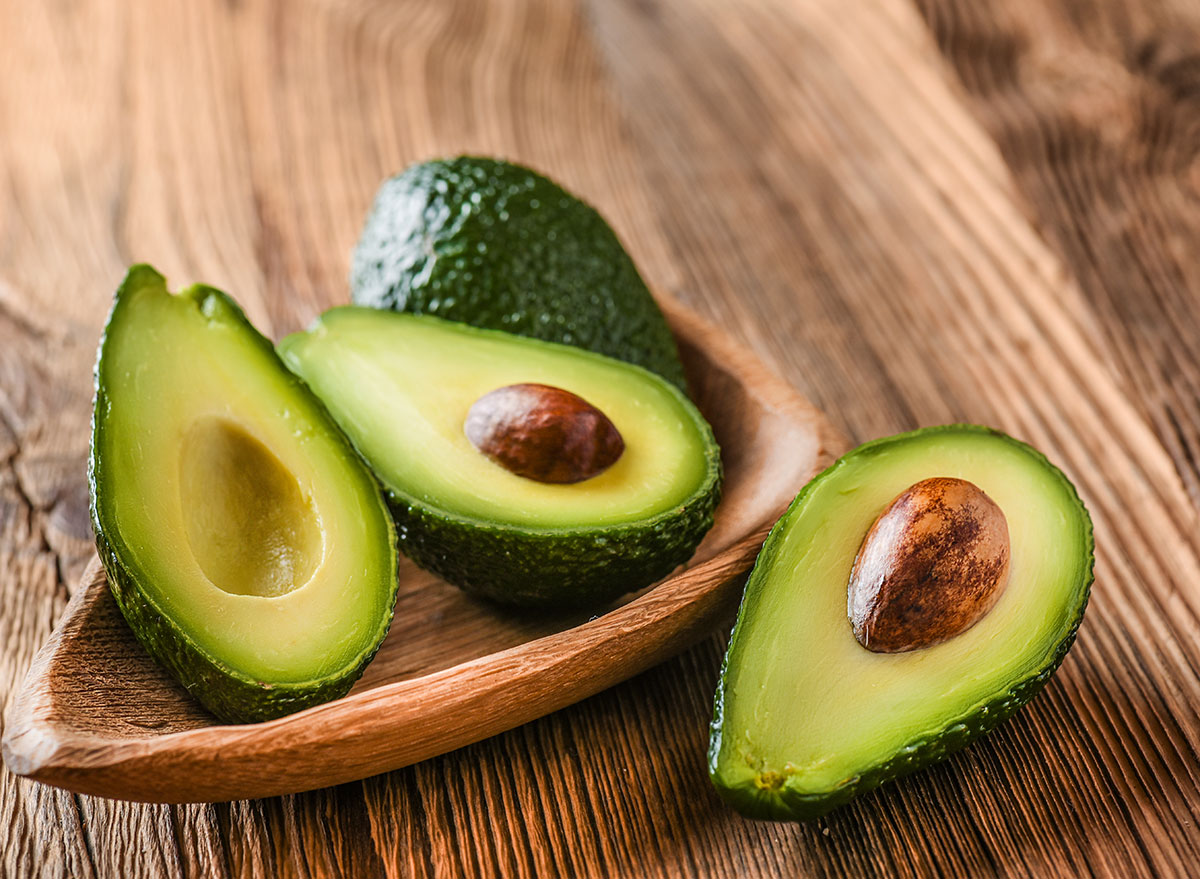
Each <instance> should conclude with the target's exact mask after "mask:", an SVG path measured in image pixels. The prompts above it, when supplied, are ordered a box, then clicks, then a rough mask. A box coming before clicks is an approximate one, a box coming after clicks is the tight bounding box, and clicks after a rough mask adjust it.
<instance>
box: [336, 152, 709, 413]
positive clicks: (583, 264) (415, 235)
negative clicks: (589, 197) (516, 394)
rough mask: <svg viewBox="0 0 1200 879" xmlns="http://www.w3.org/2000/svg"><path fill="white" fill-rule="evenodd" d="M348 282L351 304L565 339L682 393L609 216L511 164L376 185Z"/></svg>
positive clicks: (472, 161)
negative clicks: (661, 380)
mask: <svg viewBox="0 0 1200 879" xmlns="http://www.w3.org/2000/svg"><path fill="white" fill-rule="evenodd" d="M350 287H351V294H352V299H353V301H354V302H355V304H358V305H367V306H371V307H374V308H383V309H392V310H395V311H400V312H409V313H412V314H432V315H436V316H438V317H441V318H445V319H447V320H454V321H459V322H461V323H467V324H472V325H474V326H478V327H483V328H485V329H493V330H504V331H506V332H510V333H515V334H517V335H522V336H531V337H533V338H535V339H542V340H544V341H548V342H559V343H562V344H567V345H575V346H577V347H580V348H586V349H588V350H591V351H595V352H597V353H600V354H605V355H607V356H609V357H614V358H616V359H618V360H625V361H628V362H629V363H634V364H637V365H638V366H641V367H644V368H646V369H649V370H650V371H651V372H656V373H658V374H659V375H661V376H663V377H664V378H666V379H667V380H668V381H670V382H672V383H673V384H675V385H677V386H678V387H680V388H681V389H684V390H686V380H685V379H684V374H683V367H682V365H681V364H680V362H679V354H678V351H677V350H676V347H675V341H674V339H673V337H672V336H671V331H670V330H669V329H668V328H667V324H666V321H665V320H664V319H663V316H662V312H661V311H659V308H658V305H657V304H656V303H655V302H654V298H653V296H651V294H650V291H649V290H648V289H647V287H646V283H645V282H644V281H643V280H642V278H641V275H639V274H638V271H637V268H636V267H635V266H634V264H633V260H632V259H630V257H629V254H628V253H626V252H625V249H624V248H623V247H622V246H621V242H620V241H619V240H618V239H617V236H616V234H615V233H614V232H613V230H612V229H611V228H610V227H609V225H608V223H606V222H605V221H604V218H603V217H601V216H600V214H599V213H597V212H596V210H595V209H594V208H592V207H591V206H590V205H587V204H585V203H584V202H582V201H580V200H579V199H578V198H576V197H575V196H573V195H571V194H570V193H569V192H567V191H566V190H564V189H562V187H560V186H558V185H557V184H556V183H554V182H553V181H551V180H548V179H546V178H545V177H543V176H542V175H540V174H538V173H537V172H535V171H532V170H530V169H529V168H525V167H522V166H520V165H515V164H512V163H510V162H506V161H502V160H499V159H491V158H479V157H473V156H460V157H458V158H454V159H436V160H433V161H428V162H421V163H418V164H415V165H411V166H409V167H408V168H407V169H406V170H405V171H404V172H402V173H401V174H399V175H397V176H395V177H392V178H391V179H389V180H387V181H385V182H384V183H383V185H382V186H381V187H380V188H379V192H378V193H377V194H376V196H375V203H374V206H373V207H372V209H371V212H370V214H369V216H368V217H367V222H366V226H365V227H364V229H363V233H362V237H361V238H360V239H359V242H358V246H357V247H356V248H355V251H354V257H353V265H352V269H351V276H350Z"/></svg>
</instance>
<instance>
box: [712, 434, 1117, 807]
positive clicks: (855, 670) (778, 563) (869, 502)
mask: <svg viewBox="0 0 1200 879" xmlns="http://www.w3.org/2000/svg"><path fill="white" fill-rule="evenodd" d="M932 477H950V478H955V479H961V480H967V481H969V482H970V483H973V484H974V485H975V486H978V488H979V489H980V490H981V491H983V492H984V493H986V495H987V496H988V497H990V498H991V499H992V500H993V501H994V502H995V503H996V504H997V505H998V506H999V508H1000V510H1001V511H1002V512H1003V514H1004V517H1005V518H1006V519H1007V523H1008V529H1009V539H1010V561H1009V565H1010V567H1009V574H1008V582H1007V586H1006V588H1005V589H1004V591H1003V593H1002V594H1001V595H1000V597H999V599H998V600H997V602H996V604H995V605H994V607H992V608H991V610H990V611H988V612H987V614H986V615H985V616H983V617H982V619H980V620H979V622H977V623H975V624H974V625H973V626H972V627H971V628H969V629H967V630H966V631H965V632H962V633H961V634H958V635H956V636H954V637H952V638H950V639H949V640H946V641H944V642H942V643H938V644H935V645H934V646H929V647H923V648H921V649H916V650H911V651H910V652H903V653H877V652H871V651H869V650H867V649H865V648H864V647H863V646H862V645H861V644H859V642H858V641H857V640H856V638H855V635H854V631H853V629H852V626H851V624H850V621H849V619H848V616H847V584H848V581H849V579H850V575H851V569H852V567H853V566H854V563H855V558H856V554H857V553H858V551H859V547H860V545H861V544H862V542H863V538H864V536H865V535H866V534H867V532H868V529H870V528H871V525H872V523H873V522H874V521H875V520H876V517H878V516H879V514H880V513H881V512H882V511H883V510H885V509H886V508H887V507H888V505H889V504H891V503H892V501H893V499H895V498H897V496H899V495H900V494H901V493H903V492H905V491H906V490H907V489H909V488H910V487H911V486H913V485H915V484H917V483H919V482H920V481H921V480H925V479H930V478H932ZM1092 550H1093V546H1092V528H1091V521H1090V519H1089V517H1088V514H1087V511H1086V510H1085V509H1084V506H1083V504H1082V503H1081V501H1080V500H1079V497H1078V495H1077V494H1076V492H1075V489H1074V487H1073V486H1072V485H1071V483H1070V482H1069V481H1068V480H1067V478H1066V477H1065V476H1064V475H1063V474H1062V472H1061V471H1059V470H1058V469H1057V468H1056V467H1054V466H1053V465H1052V464H1050V463H1049V461H1047V460H1046V458H1045V457H1044V456H1042V455H1041V454H1040V453H1038V452H1036V451H1035V450H1033V449H1032V448H1030V447H1029V446H1027V445H1025V444H1024V443H1021V442H1018V441H1017V440H1014V439H1012V438H1010V437H1008V436H1005V435H1003V434H1001V433H998V432H996V431H992V430H988V429H986V428H979V427H974V426H970V425H952V426H948V427H938V428H928V429H925V430H919V431H915V432H913V433H909V434H903V435H900V436H896V437H889V438H886V439H882V440H878V441H875V442H872V443H868V444H866V445H864V446H861V447H859V448H858V449H855V450H854V451H852V452H850V453H848V454H847V455H845V456H844V457H843V458H841V459H840V460H839V461H838V462H836V463H835V464H834V465H833V466H832V467H830V468H829V469H828V470H826V471H825V472H824V473H822V474H820V475H819V476H818V477H816V478H815V479H814V480H813V481H812V482H810V483H809V484H808V486H806V487H805V488H804V490H803V491H802V492H801V493H800V495H799V496H798V497H797V498H796V500H795V502H794V503H793V504H792V506H791V508H790V509H789V510H788V512H787V513H786V514H785V515H784V516H783V518H782V519H780V521H779V523H778V524H777V525H776V526H775V528H774V530H773V531H772V532H771V535H770V537H769V538H768V539H767V542H766V543H765V544H764V546H763V550H762V552H761V554H760V556H759V559H758V561H757V563H756V565H755V567H754V570H753V572H752V574H751V576H750V579H749V581H748V582H747V585H746V590H745V595H744V597H743V600H742V605H741V609H740V611H739V613H738V618H737V623H736V625H735V627H734V632H733V636H732V638H731V641H730V644H729V649H728V652H727V654H726V657H725V663H724V667H723V670H722V676H721V682H720V685H719V688H718V691H717V697H716V709H715V716H714V721H713V728H712V737H711V741H710V749H709V769H710V776H711V778H712V780H713V782H714V784H715V785H716V787H717V789H718V791H719V792H720V793H721V795H722V796H723V797H724V798H725V799H726V800H727V801H729V802H730V803H731V804H733V805H734V806H735V807H736V808H738V809H739V810H740V811H742V812H744V813H745V814H747V815H751V816H754V817H762V818H792V819H797V818H809V817H816V816H818V815H820V814H823V813H824V812H827V811H829V810H830V809H832V808H834V807H836V806H838V805H840V804H841V803H844V802H846V801H847V800H849V799H851V798H852V797H853V796H855V795H857V794H859V793H861V792H863V791H865V790H869V789H871V788H873V787H876V786H878V785H879V784H881V783H883V782H885V781H887V780H889V779H892V778H895V777H897V776H899V775H903V774H905V773H908V772H911V771H913V770H915V769H918V768H920V767H922V766H924V765H926V764H928V763H931V762H934V761H936V760H939V759H941V758H943V757H945V756H946V755H947V754H949V753H950V752H952V751H954V750H956V749H958V748H961V747H962V746H964V745H965V744H967V743H968V742H970V741H971V740H972V739H974V738H976V737H977V736H979V735H982V734H983V733H985V732H987V731H988V730H990V729H992V728H993V727H994V726H995V725H996V724H998V723H999V722H1000V721H1002V720H1003V719H1005V718H1006V717H1007V716H1009V715H1010V714H1011V713H1012V712H1013V711H1015V710H1016V709H1017V708H1019V707H1020V706H1021V705H1023V704H1024V703H1025V702H1027V701H1028V700H1029V699H1030V698H1032V696H1033V695H1034V694H1035V693H1036V692H1037V690H1038V689H1040V687H1041V686H1042V684H1044V683H1045V681H1046V680H1047V679H1048V678H1049V676H1050V675H1051V674H1052V673H1053V671H1054V670H1055V668H1057V667H1058V665H1059V663H1060V662H1061V661H1062V658H1063V657H1064V656H1065V654H1066V652H1067V650H1068V648H1069V647H1070V645H1071V643H1072V641H1073V640H1074V637H1075V632H1076V629H1077V628H1078V626H1079V623H1080V621H1081V619H1082V616H1083V611H1084V607H1085V605H1086V603H1087V598H1088V592H1089V587H1090V584H1091V581H1092Z"/></svg>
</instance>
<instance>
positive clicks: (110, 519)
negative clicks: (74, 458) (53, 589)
mask: <svg viewBox="0 0 1200 879" xmlns="http://www.w3.org/2000/svg"><path fill="white" fill-rule="evenodd" d="M89 482H90V486H91V498H92V521H93V525H94V527H95V531H96V545H97V548H98V549H99V553H100V559H101V561H102V562H103V563H104V568H105V570H106V572H107V574H108V582H109V586H110V588H111V590H112V594H113V596H114V597H115V598H116V601H117V604H118V605H119V606H120V608H121V612H122V613H123V614H124V615H125V619H126V620H127V621H128V622H129V626H130V628H131V629H132V630H133V633H134V635H135V636H137V639H138V640H139V641H140V642H141V643H142V645H143V646H144V647H145V648H146V650H147V651H148V652H149V653H150V654H151V656H153V657H154V658H155V659H156V660H158V662H159V663H160V664H162V665H163V666H164V667H166V668H167V670H169V671H170V672H171V673H172V674H173V675H174V676H175V677H176V678H177V679H178V680H179V681H180V682H181V683H182V684H183V685H184V686H185V687H186V688H187V689H188V690H189V691H190V692H191V693H192V695H193V696H195V697H196V698H197V699H198V700H199V701H200V702H201V703H203V704H204V705H205V706H206V707H207V708H208V709H209V710H210V711H212V712H213V713H214V714H215V715H217V716H218V717H220V718H222V719H224V720H230V721H237V722H247V721H257V720H266V719H270V718H273V717H278V716H280V715H283V714H288V713H291V712H293V711H298V710H300V709H302V708H306V707H308V706H311V705H315V704H317V703H320V702H325V701H328V700H330V699H334V698H337V697H339V696H342V695H344V694H345V693H346V692H347V691H348V690H349V689H350V686H351V684H353V683H354V681H355V680H356V679H357V678H358V676H359V675H360V674H361V672H362V669H363V668H364V667H365V666H366V664H367V663H368V662H369V661H370V659H371V658H372V656H374V654H375V651H376V650H377V649H378V647H379V645H380V643H381V642H382V641H383V638H384V635H386V633H387V630H388V626H389V624H390V622H391V619H392V610H393V607H394V605H395V601H396V591H397V580H396V571H397V555H396V540H395V532H394V530H393V525H392V522H391V519H390V517H389V516H388V510H387V506H386V504H385V503H384V501H383V498H382V496H381V494H380V491H379V488H378V486H377V484H376V483H375V480H374V479H373V478H372V476H371V474H370V472H369V471H368V470H367V469H366V467H365V466H364V465H363V464H362V462H361V461H360V460H359V458H358V456H357V455H356V454H355V452H354V449H353V448H352V447H351V446H350V444H349V443H348V442H347V441H346V439H345V437H344V436H343V435H342V433H341V431H340V430H338V427H337V425H336V424H335V423H334V422H333V420H332V419H331V418H330V417H329V414H328V413H327V412H326V411H325V409H324V407H323V406H322V405H321V403H320V402H319V401H318V400H317V399H316V398H315V397H314V396H313V395H312V394H311V393H310V392H309V390H308V389H307V388H306V387H305V386H304V383H303V382H301V381H300V380H299V379H298V378H297V377H296V376H295V375H293V374H292V373H291V372H289V371H288V370H287V369H286V368H285V367H284V366H283V364H282V363H281V362H280V361H279V358H278V357H277V356H276V355H275V351H274V349H273V348H272V346H271V343H270V342H268V341H267V340H266V339H264V338H263V337H262V336H261V335H259V333H258V332H257V331H256V330H255V329H254V328H253V327H252V326H251V325H250V323H249V322H248V321H247V320H246V318H245V316H244V315H243V314H242V311H241V309H240V308H238V306H237V305H236V304H235V303H234V302H233V301H232V300H231V299H230V298H229V297H228V296H226V295H225V294H224V293H221V292H220V291H218V290H214V289H213V288H211V287H205V286H195V287H191V288H189V289H187V290H184V291H183V292H182V293H180V294H178V295H172V294H170V293H168V292H167V288H166V282H165V280H164V279H163V277H162V275H160V274H159V273H158V272H156V271H155V270H154V269H152V268H150V267H149V266H145V265H139V266H134V267H133V268H131V269H130V271H129V274H128V275H127V276H126V278H125V281H124V283H122V284H121V287H120V289H118V290H117V293H116V298H115V301H114V303H113V308H112V312H111V314H110V316H109V319H108V324H107V326H106V328H105V332H104V336H103V338H102V339H101V343H100V352H99V357H98V360H97V363H96V403H95V411H94V415H93V421H92V447H91V460H90V466H89Z"/></svg>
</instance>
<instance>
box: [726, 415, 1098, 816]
mask: <svg viewBox="0 0 1200 879" xmlns="http://www.w3.org/2000/svg"><path fill="white" fill-rule="evenodd" d="M962 432H969V433H983V434H990V435H992V436H995V437H997V438H1000V439H1003V440H1005V441H1006V442H1009V443H1012V444H1014V445H1016V446H1019V447H1020V448H1021V449H1022V450H1023V451H1024V452H1026V453H1027V454H1029V455H1030V456H1031V457H1033V458H1035V459H1036V460H1038V461H1040V462H1041V463H1042V464H1043V465H1044V466H1045V467H1046V468H1047V469H1049V470H1050V471H1051V472H1052V473H1054V474H1055V476H1056V477H1057V478H1058V480H1059V481H1060V482H1061V483H1062V485H1063V486H1064V487H1065V488H1066V489H1067V491H1068V493H1069V494H1070V496H1071V497H1072V498H1073V499H1074V501H1075V503H1076V504H1077V505H1078V506H1079V510H1080V512H1081V513H1082V514H1083V522H1084V530H1085V535H1084V537H1085V540H1086V544H1087V553H1088V557H1087V567H1086V571H1085V573H1084V577H1085V582H1084V583H1083V586H1082V591H1081V594H1080V600H1079V605H1078V608H1077V610H1076V612H1075V614H1074V622H1073V623H1072V624H1071V626H1070V627H1069V628H1068V629H1067V631H1065V632H1064V633H1063V636H1062V638H1061V639H1060V640H1059V642H1058V645H1057V647H1056V649H1055V651H1054V655H1053V656H1051V657H1050V659H1049V661H1048V662H1047V663H1046V665H1045V666H1044V667H1043V668H1042V669H1041V670H1040V671H1038V672H1035V673H1034V674H1032V675H1030V676H1029V677H1026V678H1024V679H1023V680H1021V681H1018V682H1017V683H1016V684H1014V685H1013V686H1012V687H1010V688H1009V689H1008V691H1007V692H1005V693H1003V694H1000V695H998V696H997V697H996V698H995V699H992V700H991V701H989V702H987V703H985V704H984V705H982V706H980V707H979V708H977V709H975V710H974V711H973V712H971V713H970V714H969V715H966V716H963V717H959V718H956V719H955V720H953V721H951V722H950V723H947V724H946V725H945V726H944V727H942V729H941V730H939V731H937V732H935V733H934V734H932V735H930V736H929V737H927V738H924V739H919V740H916V741H913V742H911V743H910V744H909V745H907V746H906V747H904V748H903V749H902V750H901V751H900V752H899V753H898V754H896V755H895V756H893V757H892V758H891V759H889V760H886V761H884V762H882V763H879V764H876V765H875V766H873V767H870V768H869V769H867V770H866V771H864V772H862V773H860V774H859V775H856V776H854V777H853V778H851V779H849V780H848V781H846V782H845V783H844V784H841V785H839V786H838V787H837V788H835V789H834V790H832V791H829V792H827V793H822V794H800V793H796V792H794V791H790V790H788V789H787V787H786V786H780V787H778V788H774V789H772V790H767V789H763V788H759V787H758V786H757V785H755V786H751V787H747V786H746V785H744V784H726V783H725V780H724V779H723V778H722V776H721V772H720V766H719V764H718V758H719V754H720V746H721V732H722V725H723V722H724V697H725V682H726V673H727V671H728V665H729V653H730V650H728V649H727V650H726V652H725V658H724V660H723V661H722V663H721V674H720V678H719V683H718V686H717V695H716V699H715V704H714V708H713V721H712V727H711V735H710V738H709V748H708V767H709V778H710V780H711V781H712V783H713V786H714V787H715V788H716V790H717V793H718V794H719V795H720V797H721V799H722V800H724V801H725V802H726V803H728V804H729V805H731V806H732V807H733V808H734V809H736V810H737V811H738V812H740V813H741V814H743V815H745V816H746V817H748V818H759V819H766V820H774V821H808V820H812V819H815V818H820V817H821V816H822V815H825V814H827V813H829V812H831V811H832V810H834V809H836V808H838V807H839V806H842V805H845V804H846V803H848V802H849V801H850V800H852V799H854V798H855V797H857V796H859V795H860V794H864V793H866V792H868V791H870V790H874V789H875V788H877V787H879V786H880V785H882V784H885V783H887V782H889V781H893V780H895V779H897V778H901V777H903V776H905V775H909V774H911V773H913V772H916V771H918V770H920V769H923V768H925V767H926V766H929V765H931V764H933V763H937V762H940V761H941V760H944V759H945V758H947V757H949V756H950V755H951V754H953V753H954V752H956V751H959V750H961V749H963V748H965V747H966V746H967V745H969V744H971V742H973V741H975V740H976V739H978V738H980V737H981V736H983V735H985V734H987V733H989V732H991V731H992V730H993V729H995V728H996V727H997V726H999V725H1000V724H1001V723H1002V722H1003V721H1005V720H1007V719H1008V718H1009V717H1011V716H1012V715H1013V714H1014V713H1015V712H1016V711H1017V709H1019V708H1021V707H1022V706H1023V705H1025V704H1026V703H1027V702H1029V701H1030V700H1031V699H1032V698H1033V697H1034V696H1036V695H1037V693H1038V691H1040V690H1041V689H1042V687H1044V686H1045V685H1046V682H1047V681H1048V680H1050V678H1051V676H1053V674H1054V672H1055V671H1056V670H1057V669H1058V667H1059V665H1061V664H1062V661H1063V659H1064V658H1066V655H1067V652H1068V651H1069V650H1070V649H1071V645H1072V644H1074V643H1075V635H1076V633H1077V632H1078V631H1079V626H1080V624H1081V623H1082V622H1083V614H1084V611H1085V610H1086V609H1087V603H1088V598H1089V597H1090V595H1091V586H1092V581H1093V579H1094V570H1093V569H1094V564H1095V541H1094V538H1093V534H1092V519H1091V516H1090V515H1089V514H1088V511H1087V507H1086V506H1085V505H1084V503H1083V500H1082V499H1081V498H1080V497H1079V492H1078V491H1077V490H1076V489H1075V485H1074V484H1073V483H1072V482H1071V480H1069V479H1068V478H1067V477H1066V474H1064V473H1063V472H1062V471H1061V470H1060V469H1059V468H1058V467H1056V466H1055V465H1054V464H1052V463H1051V462H1050V460H1049V459H1048V458H1047V457H1046V456H1045V455H1043V454H1042V453H1041V452H1039V451H1038V450H1037V449H1035V448H1033V447H1032V446H1030V445H1028V444H1027V443H1023V442H1021V441H1020V440H1018V439H1014V438H1013V437H1011V436H1009V435H1008V434H1006V433H1003V432H1002V431H999V430H995V429H994V428H990V427H983V426H981V425H976V424H947V425H941V426H938V427H926V428H921V429H918V430H913V431H909V432H907V433H902V434H897V435H895V436H888V437H882V438H880V439H876V440H872V441H870V442H868V443H864V444H863V445H861V446H859V447H858V448H856V449H853V450H851V451H850V452H848V453H847V454H846V455H843V456H842V457H841V458H839V459H838V460H837V461H835V462H834V463H833V464H831V465H830V466H829V467H827V468H826V469H825V470H823V471H822V472H821V473H819V474H817V476H815V477H813V479H812V480H811V481H810V482H809V483H808V484H807V485H806V486H805V487H804V488H803V489H801V491H800V493H799V494H798V495H797V496H796V498H795V500H793V501H792V503H791V505H790V506H789V507H788V509H787V511H786V512H785V513H784V514H783V516H782V517H780V519H779V521H778V522H777V523H776V524H775V527H774V528H772V529H771V533H770V534H769V535H768V536H767V540H766V542H765V543H764V544H763V548H762V550H761V551H760V553H759V556H758V560H757V561H755V563H754V569H753V571H752V572H751V575H750V579H749V580H748V581H747V583H746V588H745V593H744V594H743V605H744V603H745V595H746V594H749V591H750V588H751V586H752V585H753V583H754V580H755V576H754V574H755V572H757V571H758V570H759V566H760V564H761V563H762V562H763V561H764V559H769V558H770V557H771V556H773V555H774V553H775V546H776V544H777V543H779V542H781V541H782V540H783V532H784V530H785V529H786V523H787V522H788V520H789V518H790V517H791V514H792V511H793V510H795V509H796V508H798V507H799V506H800V505H801V504H802V503H803V502H804V500H805V499H806V498H807V497H808V495H809V493H810V492H811V491H812V490H813V487H814V486H816V485H817V484H819V482H820V481H821V480H822V479H824V478H825V477H826V476H828V475H829V474H830V473H832V472H833V471H834V470H836V469H837V468H838V467H839V466H841V464H842V462H843V461H844V460H845V459H846V457H848V456H849V455H853V454H856V453H858V452H860V451H862V450H869V449H872V448H874V447H876V446H881V445H886V444H889V443H892V442H896V441H900V440H906V439H910V438H913V437H916V436H921V435H927V434H930V433H962ZM743 615H744V614H743V611H742V608H740V607H739V609H738V616H737V621H736V622H735V623H734V628H733V634H732V635H731V636H730V647H732V645H733V639H734V638H735V637H736V636H737V632H738V629H739V627H740V626H741V624H742V618H743Z"/></svg>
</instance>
